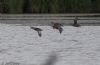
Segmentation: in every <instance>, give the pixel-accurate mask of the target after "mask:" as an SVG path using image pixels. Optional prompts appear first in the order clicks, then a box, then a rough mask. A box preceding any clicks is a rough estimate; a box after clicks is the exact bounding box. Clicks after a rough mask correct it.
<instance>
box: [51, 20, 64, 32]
mask: <svg viewBox="0 0 100 65" xmlns="http://www.w3.org/2000/svg"><path fill="white" fill-rule="evenodd" d="M52 24H53V26H52V27H53V29H57V30H59V32H60V34H61V33H62V31H63V28H62V27H61V26H62V25H61V24H60V23H54V22H52Z"/></svg>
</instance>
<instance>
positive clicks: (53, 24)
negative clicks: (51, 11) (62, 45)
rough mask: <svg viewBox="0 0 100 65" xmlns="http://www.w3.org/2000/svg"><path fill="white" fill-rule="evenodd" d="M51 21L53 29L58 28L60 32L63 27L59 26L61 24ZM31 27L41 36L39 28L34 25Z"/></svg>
mask: <svg viewBox="0 0 100 65" xmlns="http://www.w3.org/2000/svg"><path fill="white" fill-rule="evenodd" d="M51 23H52V27H53V29H57V30H59V32H60V34H61V33H62V31H63V28H62V27H61V26H62V25H61V24H60V23H54V22H51ZM31 29H33V30H35V31H37V32H38V35H39V36H40V37H41V36H42V34H41V31H43V30H42V29H41V28H36V27H31Z"/></svg>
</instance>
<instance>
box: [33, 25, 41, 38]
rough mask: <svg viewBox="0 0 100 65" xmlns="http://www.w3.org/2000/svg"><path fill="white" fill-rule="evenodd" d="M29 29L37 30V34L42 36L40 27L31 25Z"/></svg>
mask: <svg viewBox="0 0 100 65" xmlns="http://www.w3.org/2000/svg"><path fill="white" fill-rule="evenodd" d="M31 29H34V30H35V31H37V32H38V35H39V36H40V37H41V36H42V34H41V31H42V29H40V28H36V27H31Z"/></svg>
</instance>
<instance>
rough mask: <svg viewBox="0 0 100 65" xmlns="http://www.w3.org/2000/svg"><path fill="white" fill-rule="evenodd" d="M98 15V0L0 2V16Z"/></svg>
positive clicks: (18, 0)
mask: <svg viewBox="0 0 100 65" xmlns="http://www.w3.org/2000/svg"><path fill="white" fill-rule="evenodd" d="M34 13H100V0H0V14H34Z"/></svg>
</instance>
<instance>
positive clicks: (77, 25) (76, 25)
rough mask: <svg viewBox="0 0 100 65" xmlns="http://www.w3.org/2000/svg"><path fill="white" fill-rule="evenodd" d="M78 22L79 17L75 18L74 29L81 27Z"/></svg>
mask: <svg viewBox="0 0 100 65" xmlns="http://www.w3.org/2000/svg"><path fill="white" fill-rule="evenodd" d="M77 20H78V17H75V19H74V24H73V26H74V27H80V25H79V24H78V23H77Z"/></svg>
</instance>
